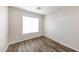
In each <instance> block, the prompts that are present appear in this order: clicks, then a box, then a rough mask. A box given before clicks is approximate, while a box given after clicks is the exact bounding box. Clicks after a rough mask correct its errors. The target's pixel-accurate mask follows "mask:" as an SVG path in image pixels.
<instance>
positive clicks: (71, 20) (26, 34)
mask: <svg viewBox="0 0 79 59" xmlns="http://www.w3.org/2000/svg"><path fill="white" fill-rule="evenodd" d="M0 15H1V16H0V19H1V21H0V28H1V29H0V51H1V52H78V51H79V6H0Z"/></svg>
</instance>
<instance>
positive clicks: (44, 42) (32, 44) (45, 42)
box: [6, 36, 76, 52]
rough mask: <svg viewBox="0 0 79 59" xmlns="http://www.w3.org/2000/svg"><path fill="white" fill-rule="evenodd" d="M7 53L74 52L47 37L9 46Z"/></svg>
mask: <svg viewBox="0 0 79 59" xmlns="http://www.w3.org/2000/svg"><path fill="white" fill-rule="evenodd" d="M6 51H7V52H76V51H75V50H73V49H70V48H68V47H66V46H64V45H61V44H60V43H57V42H55V41H53V40H51V39H49V38H47V37H44V36H41V37H38V38H33V39H30V40H25V41H22V42H18V43H15V44H11V45H10V46H9V47H8V49H7V50H6Z"/></svg>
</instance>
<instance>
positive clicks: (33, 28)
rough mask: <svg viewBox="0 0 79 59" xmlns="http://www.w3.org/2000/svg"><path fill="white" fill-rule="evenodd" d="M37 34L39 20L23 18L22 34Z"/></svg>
mask: <svg viewBox="0 0 79 59" xmlns="http://www.w3.org/2000/svg"><path fill="white" fill-rule="evenodd" d="M33 32H39V19H38V18H33V17H27V16H23V34H26V33H33Z"/></svg>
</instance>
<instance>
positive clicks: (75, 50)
mask: <svg viewBox="0 0 79 59" xmlns="http://www.w3.org/2000/svg"><path fill="white" fill-rule="evenodd" d="M44 36H45V37H48V38H49V39H52V40H54V41H56V42H58V43H60V44H62V45H64V46H66V47H69V48H71V49H73V50H75V51H79V50H77V49H75V48H72V47H71V46H69V45H67V44H65V43H62V42H60V41H57V40H55V39H54V38H51V37H49V36H47V35H44Z"/></svg>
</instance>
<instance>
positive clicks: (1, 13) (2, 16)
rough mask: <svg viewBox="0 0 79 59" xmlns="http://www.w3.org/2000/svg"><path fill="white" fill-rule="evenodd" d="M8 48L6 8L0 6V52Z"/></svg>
mask: <svg viewBox="0 0 79 59" xmlns="http://www.w3.org/2000/svg"><path fill="white" fill-rule="evenodd" d="M7 46H8V7H5V6H3V7H2V6H0V51H5V50H6V48H7Z"/></svg>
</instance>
